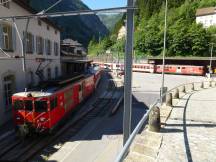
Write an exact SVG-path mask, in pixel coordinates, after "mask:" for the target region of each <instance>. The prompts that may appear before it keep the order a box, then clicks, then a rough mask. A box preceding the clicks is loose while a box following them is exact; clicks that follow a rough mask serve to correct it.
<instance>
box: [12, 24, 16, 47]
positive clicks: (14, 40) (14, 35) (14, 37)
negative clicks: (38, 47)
mask: <svg viewBox="0 0 216 162" xmlns="http://www.w3.org/2000/svg"><path fill="white" fill-rule="evenodd" d="M12 41H13V42H12V48H13V50H14V51H15V50H16V29H15V27H13V28H12Z"/></svg>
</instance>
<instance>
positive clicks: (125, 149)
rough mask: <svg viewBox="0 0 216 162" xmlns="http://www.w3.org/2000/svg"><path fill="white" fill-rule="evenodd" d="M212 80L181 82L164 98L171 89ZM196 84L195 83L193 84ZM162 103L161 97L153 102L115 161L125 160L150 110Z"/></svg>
mask: <svg viewBox="0 0 216 162" xmlns="http://www.w3.org/2000/svg"><path fill="white" fill-rule="evenodd" d="M212 81H213V82H216V81H214V80H212ZM212 81H202V82H192V83H185V84H181V85H179V86H177V87H174V88H172V89H170V90H169V91H167V92H166V93H164V94H163V95H162V98H163V97H165V96H166V95H167V94H168V93H170V92H171V91H173V90H175V89H178V88H180V87H182V86H186V85H190V84H194V83H201V86H202V84H203V82H209V86H211V82H212ZM193 86H194V85H193ZM161 105H162V103H161V100H160V99H157V100H156V101H155V102H154V104H152V105H151V106H150V108H149V110H148V111H147V112H146V113H145V114H144V116H143V117H142V119H141V120H140V121H139V123H138V124H137V126H136V127H135V129H134V130H133V132H132V133H131V135H130V136H129V139H128V140H127V142H126V143H125V145H124V146H123V148H122V150H121V151H120V153H119V154H118V156H117V158H116V159H115V162H122V161H123V160H124V158H125V157H126V155H127V153H128V150H129V148H130V146H131V144H132V142H133V140H134V138H135V137H136V135H137V134H138V133H139V132H140V130H141V128H142V127H143V124H144V123H145V122H146V121H147V119H148V117H149V114H150V112H151V111H152V109H153V108H154V107H155V106H158V107H161Z"/></svg>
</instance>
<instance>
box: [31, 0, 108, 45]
mask: <svg viewBox="0 0 216 162" xmlns="http://www.w3.org/2000/svg"><path fill="white" fill-rule="evenodd" d="M55 2H57V0H49V1H47V0H28V3H29V5H30V6H31V7H32V8H34V9H35V10H37V11H41V10H43V9H46V8H48V7H50V6H51V5H52V4H54V3H55ZM88 9H89V8H88V7H87V6H86V5H85V4H84V3H82V2H81V1H80V0H63V1H62V2H61V3H59V4H58V5H57V6H55V7H54V8H53V9H52V10H50V11H49V12H63V11H77V10H88ZM51 20H52V21H54V22H55V23H56V24H57V25H58V26H59V27H61V28H62V29H63V31H62V34H61V37H62V39H64V38H72V39H74V40H78V41H79V42H80V43H82V44H83V45H84V46H87V45H88V43H89V41H90V40H91V39H92V38H96V39H99V34H100V37H103V36H105V35H107V34H108V29H107V28H106V26H105V25H104V24H103V23H102V22H101V21H100V19H99V18H98V16H97V15H85V16H70V17H58V18H52V19H51Z"/></svg>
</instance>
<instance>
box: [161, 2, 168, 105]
mask: <svg viewBox="0 0 216 162" xmlns="http://www.w3.org/2000/svg"><path fill="white" fill-rule="evenodd" d="M167 8H168V2H167V0H166V4H165V20H164V47H163V68H162V85H161V89H163V88H164V69H165V54H166V36H167ZM162 97H163V91H162V93H161V96H160V99H161V103H162Z"/></svg>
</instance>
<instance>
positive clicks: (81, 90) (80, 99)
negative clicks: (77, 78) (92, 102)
mask: <svg viewBox="0 0 216 162" xmlns="http://www.w3.org/2000/svg"><path fill="white" fill-rule="evenodd" d="M82 100H83V82H81V83H79V101H80V102H81V101H82Z"/></svg>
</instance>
